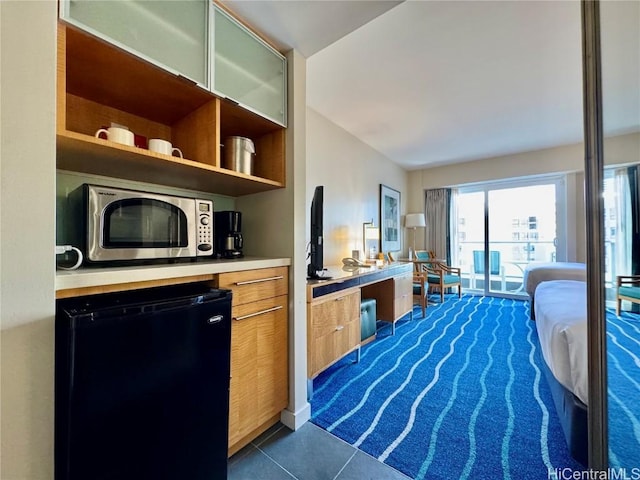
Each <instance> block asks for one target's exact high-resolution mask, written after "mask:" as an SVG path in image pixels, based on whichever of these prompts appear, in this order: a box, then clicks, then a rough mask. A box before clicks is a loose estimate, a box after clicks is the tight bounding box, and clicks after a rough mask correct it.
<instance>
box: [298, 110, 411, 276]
mask: <svg viewBox="0 0 640 480" xmlns="http://www.w3.org/2000/svg"><path fill="white" fill-rule="evenodd" d="M306 182H307V199H306V205H307V209H309V208H310V206H311V197H312V196H313V190H314V188H315V187H316V185H324V219H323V223H324V264H325V266H327V265H341V264H342V262H341V260H342V258H344V257H350V256H351V250H357V249H359V250H362V224H363V222H369V221H371V219H373V220H374V222H375V224H376V226H379V220H378V217H379V211H378V208H379V203H380V200H379V196H380V194H379V189H380V184H381V183H382V184H384V185H387V186H388V187H391V188H394V189H395V190H398V191H399V192H400V194H401V199H400V207H401V215H403V216H404V214H405V213H406V212H407V209H406V200H405V198H406V195H407V191H408V175H407V172H406V171H405V170H404V169H402V168H401V167H399V166H398V165H396V164H395V163H392V162H391V161H390V160H389V159H388V158H387V157H385V156H384V155H382V154H381V153H380V152H378V151H376V150H374V149H372V148H371V147H369V146H368V145H365V144H364V143H362V142H361V141H360V140H358V139H357V138H355V137H354V136H353V135H351V134H350V133H348V132H347V131H346V130H344V129H342V128H340V127H339V126H337V125H336V124H335V123H332V122H331V121H330V120H328V119H327V118H325V117H323V116H322V115H320V114H319V113H318V112H316V111H315V110H313V109H311V108H307V180H306ZM308 222H309V220H308V218H307V226H306V229H307V242H308V241H309V233H308V232H309V223H308ZM404 237H405V231H404V229H403V230H402V238H403V245H405V244H404ZM403 250H404V251H405V254H406V247H403Z"/></svg>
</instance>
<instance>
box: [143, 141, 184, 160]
mask: <svg viewBox="0 0 640 480" xmlns="http://www.w3.org/2000/svg"><path fill="white" fill-rule="evenodd" d="M149 150H151V151H152V152H156V153H163V154H165V155H173V152H177V153H178V156H179V157H180V158H184V157H183V156H182V151H181V150H180V149H179V148H174V147H173V146H172V145H171V142H167V141H166V140H162V139H161V138H152V139H151V140H149Z"/></svg>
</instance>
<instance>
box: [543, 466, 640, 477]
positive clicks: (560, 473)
mask: <svg viewBox="0 0 640 480" xmlns="http://www.w3.org/2000/svg"><path fill="white" fill-rule="evenodd" d="M547 480H640V467H635V468H609V469H607V470H574V469H572V468H553V469H551V468H550V469H549V471H548V472H547Z"/></svg>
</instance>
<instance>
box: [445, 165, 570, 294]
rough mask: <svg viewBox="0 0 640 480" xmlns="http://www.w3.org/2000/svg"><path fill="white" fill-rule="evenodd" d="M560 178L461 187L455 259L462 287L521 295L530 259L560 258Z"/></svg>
mask: <svg viewBox="0 0 640 480" xmlns="http://www.w3.org/2000/svg"><path fill="white" fill-rule="evenodd" d="M564 197H565V195H564V181H563V179H562V178H560V177H554V178H538V179H534V180H527V181H512V182H508V183H507V182H504V183H500V184H486V185H480V186H474V187H471V188H464V189H460V193H459V197H458V221H457V226H458V232H457V233H458V235H457V240H458V258H459V263H460V265H461V267H462V270H463V278H464V280H465V283H466V285H464V286H466V287H467V288H469V289H471V290H476V291H479V292H481V293H484V294H485V295H498V296H522V295H524V290H523V277H524V270H525V268H526V266H527V265H528V264H529V263H532V262H555V261H556V260H559V259H561V258H562V259H564V256H565V252H563V251H560V252H559V251H558V250H562V249H561V247H559V246H561V245H563V244H564V230H565V229H564V222H563V221H562V218H564V210H565V209H564Z"/></svg>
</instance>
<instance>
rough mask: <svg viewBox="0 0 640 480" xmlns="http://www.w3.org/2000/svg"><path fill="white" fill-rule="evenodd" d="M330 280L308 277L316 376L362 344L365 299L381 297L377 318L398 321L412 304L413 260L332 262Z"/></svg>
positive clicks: (310, 371) (311, 371)
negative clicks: (342, 264)
mask: <svg viewBox="0 0 640 480" xmlns="http://www.w3.org/2000/svg"><path fill="white" fill-rule="evenodd" d="M326 275H327V276H330V277H332V278H331V279H328V280H308V281H307V377H308V378H314V377H315V376H317V375H318V374H319V373H320V372H321V371H322V370H324V369H325V368H327V367H328V366H329V365H331V364H333V363H335V362H336V361H337V360H339V359H340V358H342V357H344V356H345V355H347V354H349V353H351V352H353V351H356V350H357V351H358V358H359V350H360V299H361V298H375V299H376V316H377V319H378V320H384V321H387V322H391V324H392V331H393V332H395V322H396V321H397V320H399V319H400V318H401V317H403V316H404V315H406V314H407V313H410V312H412V310H413V291H412V288H413V265H412V264H411V263H405V262H395V263H392V264H387V265H384V266H382V267H376V266H372V267H370V268H358V269H352V268H349V269H346V268H342V267H340V266H336V267H328V268H327V272H326Z"/></svg>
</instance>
